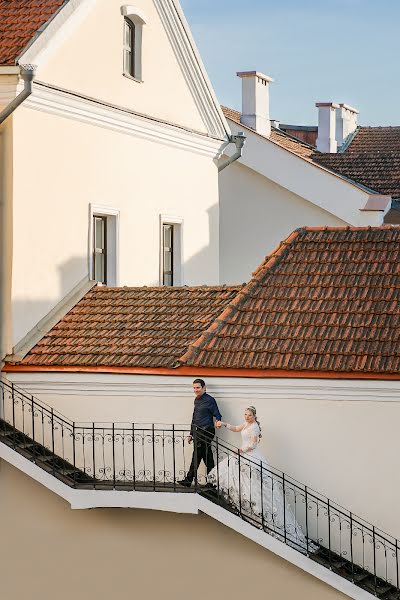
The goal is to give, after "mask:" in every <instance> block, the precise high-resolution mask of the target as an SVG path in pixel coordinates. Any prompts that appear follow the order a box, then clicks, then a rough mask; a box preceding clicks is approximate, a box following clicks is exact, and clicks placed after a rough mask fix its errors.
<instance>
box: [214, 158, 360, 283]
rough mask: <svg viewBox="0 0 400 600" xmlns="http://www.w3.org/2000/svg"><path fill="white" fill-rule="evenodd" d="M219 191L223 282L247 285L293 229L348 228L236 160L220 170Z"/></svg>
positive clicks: (333, 217) (221, 273)
mask: <svg viewBox="0 0 400 600" xmlns="http://www.w3.org/2000/svg"><path fill="white" fill-rule="evenodd" d="M245 152H246V147H245ZM219 189H220V276H221V281H222V282H223V283H240V282H244V281H248V280H249V279H250V277H251V273H252V272H253V271H255V269H256V268H257V267H258V265H259V264H260V263H261V262H262V260H263V259H264V257H265V256H266V255H267V254H268V253H270V252H271V251H272V250H274V248H276V246H277V245H278V244H279V242H281V241H282V240H284V239H285V238H286V237H287V236H288V235H289V234H290V233H291V232H292V231H293V230H294V229H296V228H297V227H301V226H303V225H307V226H313V225H314V226H319V225H332V226H344V225H347V224H348V223H346V222H344V221H342V220H341V219H339V218H337V217H335V216H334V215H333V214H331V213H329V212H327V211H325V210H323V209H322V208H320V207H319V206H316V205H315V204H312V203H311V202H308V201H307V200H305V199H304V198H301V197H300V196H297V195H296V194H294V193H293V192H290V191H289V190H287V189H285V188H284V187H282V186H280V185H278V184H276V183H274V182H273V181H271V180H270V179H268V178H267V177H264V176H263V175H260V174H259V173H257V172H256V171H253V170H251V169H250V168H248V167H246V166H245V165H243V164H241V163H240V162H235V163H233V164H232V165H231V166H230V167H228V168H227V169H225V170H223V171H222V172H221V174H220V178H219Z"/></svg>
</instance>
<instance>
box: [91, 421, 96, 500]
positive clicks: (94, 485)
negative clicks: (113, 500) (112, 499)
mask: <svg viewBox="0 0 400 600" xmlns="http://www.w3.org/2000/svg"><path fill="white" fill-rule="evenodd" d="M94 436H95V431H94V423H93V424H92V456H93V489H96V447H95V439H94Z"/></svg>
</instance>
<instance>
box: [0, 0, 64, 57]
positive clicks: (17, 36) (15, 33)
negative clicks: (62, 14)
mask: <svg viewBox="0 0 400 600" xmlns="http://www.w3.org/2000/svg"><path fill="white" fill-rule="evenodd" d="M66 2H68V0H23V1H22V0H0V64H2V65H13V64H15V62H16V59H17V58H18V56H19V55H20V54H21V52H22V50H23V49H24V48H25V47H26V46H27V45H28V43H29V42H30V41H31V40H32V38H33V37H34V35H35V34H36V33H38V30H39V29H40V28H41V27H42V26H43V25H44V24H45V23H46V22H47V21H48V20H49V19H51V17H53V16H54V15H55V13H56V12H57V11H58V10H59V9H60V8H61V6H62V5H63V4H65V3H66Z"/></svg>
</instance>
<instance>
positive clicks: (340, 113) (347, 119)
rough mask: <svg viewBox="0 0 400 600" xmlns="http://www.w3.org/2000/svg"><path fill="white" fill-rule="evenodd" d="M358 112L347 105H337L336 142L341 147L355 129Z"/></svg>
mask: <svg viewBox="0 0 400 600" xmlns="http://www.w3.org/2000/svg"><path fill="white" fill-rule="evenodd" d="M357 115H358V110H357V109H356V108H352V107H351V106H348V105H347V104H343V103H342V104H339V108H338V109H337V110H336V141H337V144H338V146H341V145H342V144H343V142H345V141H346V139H347V138H348V136H349V135H351V134H352V133H354V131H355V130H356V129H357Z"/></svg>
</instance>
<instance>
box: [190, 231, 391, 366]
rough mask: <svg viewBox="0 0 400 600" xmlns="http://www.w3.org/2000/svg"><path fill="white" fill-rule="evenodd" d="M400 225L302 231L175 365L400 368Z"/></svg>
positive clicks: (260, 270) (274, 255) (269, 258)
mask: <svg viewBox="0 0 400 600" xmlns="http://www.w3.org/2000/svg"><path fill="white" fill-rule="evenodd" d="M399 319H400V228H399V227H380V228H302V229H299V230H297V231H296V232H294V233H293V234H291V236H289V238H288V239H287V240H285V241H284V242H283V243H282V244H281V245H280V247H279V248H278V249H277V250H276V251H275V252H274V253H272V254H271V255H269V256H267V258H266V259H265V261H264V263H263V264H262V265H261V266H260V267H259V268H258V269H257V271H256V272H255V273H254V277H253V279H252V281H251V282H250V283H249V284H248V285H247V286H246V287H244V288H242V290H240V292H239V293H238V294H237V295H236V296H235V298H234V299H233V300H232V301H231V303H230V304H229V305H228V306H227V307H226V308H225V309H224V310H223V312H222V314H220V315H219V316H218V317H217V318H216V320H215V321H214V322H213V323H212V325H211V326H210V327H209V329H208V330H207V331H205V332H204V333H203V334H202V335H201V337H200V338H199V339H198V340H197V341H196V343H195V344H192V345H191V347H190V348H189V350H188V351H187V352H186V353H185V354H184V355H183V356H182V357H181V359H180V361H179V363H180V364H183V365H188V366H189V365H191V366H195V367H208V368H210V367H214V368H215V367H219V368H225V369H266V370H274V369H279V370H282V369H283V370H295V371H304V370H309V371H334V372H338V373H340V372H343V373H349V372H352V373H399V372H400V328H399Z"/></svg>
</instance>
